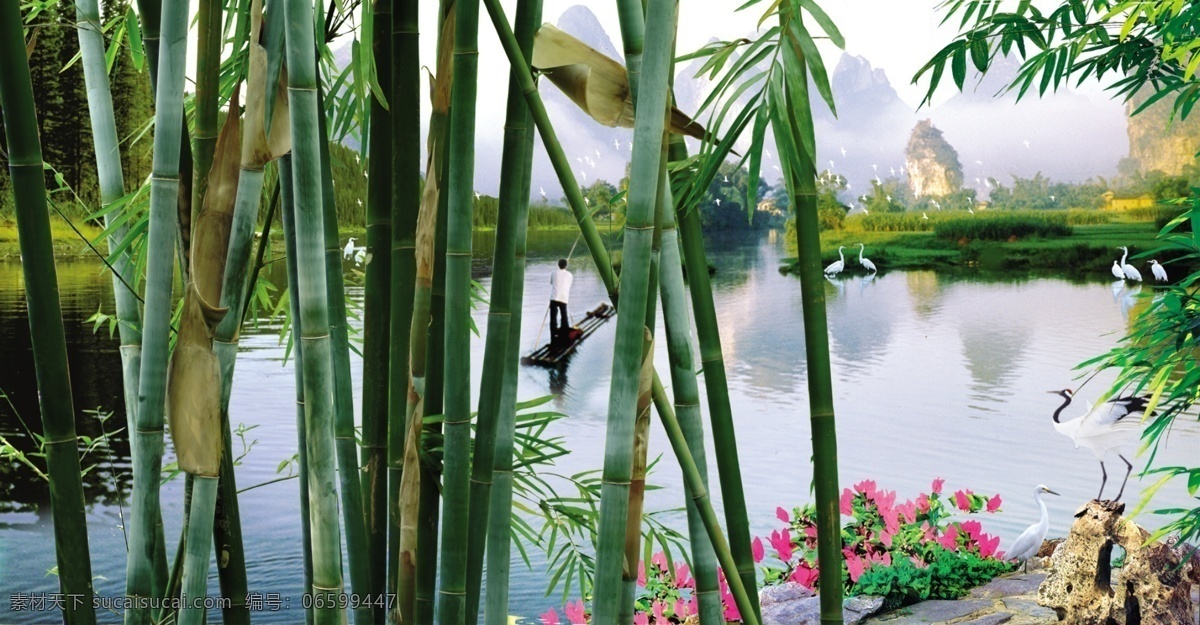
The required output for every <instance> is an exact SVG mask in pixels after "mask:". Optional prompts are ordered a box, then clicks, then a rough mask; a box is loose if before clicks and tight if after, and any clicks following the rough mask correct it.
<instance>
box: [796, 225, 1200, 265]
mask: <svg viewBox="0 0 1200 625" xmlns="http://www.w3.org/2000/svg"><path fill="white" fill-rule="evenodd" d="M972 218H973V219H980V220H985V219H988V218H989V217H988V216H984V215H977V216H974V217H972ZM1157 234H1158V226H1157V225H1156V223H1155V222H1154V221H1129V220H1113V221H1111V222H1110V223H1103V224H1090V225H1074V226H1071V227H1070V234H1069V235H1066V236H1036V235H1034V236H1026V237H1021V238H1017V237H1010V238H1008V239H1005V240H983V239H980V238H969V237H965V236H963V237H959V238H951V237H946V236H939V235H938V234H937V233H935V232H934V231H933V230H929V231H924V232H919V231H867V230H861V229H857V228H853V227H848V228H845V229H842V230H829V231H826V232H823V233H822V234H821V256H822V259H823V262H824V264H826V265H828V264H829V263H832V262H834V261H836V260H838V247H839V246H845V247H846V249H845V250H844V253H845V255H846V257H847V260H846V268H847V271H848V272H851V273H857V272H861V271H862V269H861V266H860V265H859V264H858V244H859V243H863V244H865V245H866V251H865V255H866V257H867V258H869V259H870V260H872V261H873V262H874V263H875V264H876V265H877V266H878V267H879V268H880V270H885V271H886V270H889V269H955V268H978V269H984V270H997V271H998V270H1003V271H1011V270H1054V271H1058V272H1062V273H1069V274H1070V275H1072V276H1073V277H1080V278H1082V277H1089V276H1095V277H1103V276H1107V275H1109V271H1110V268H1111V267H1112V263H1113V261H1114V260H1119V259H1120V257H1121V254H1122V252H1121V250H1119V249H1117V248H1118V247H1120V246H1127V247H1129V250H1130V256H1131V258H1132V257H1133V256H1136V255H1137V254H1139V253H1141V252H1144V251H1146V250H1150V249H1153V248H1154V247H1156V242H1155V236H1156V235H1157ZM789 248H790V249H789V251H790V252H792V253H794V248H791V246H789ZM851 258H853V260H851ZM789 260H790V259H789ZM1172 260H1174V259H1173V257H1170V256H1163V257H1160V258H1159V261H1160V262H1168V261H1172ZM1130 262H1131V263H1132V264H1135V265H1137V266H1139V267H1141V266H1144V265H1146V264H1147V262H1148V259H1138V260H1131V261H1130ZM1167 268H1168V271H1169V272H1172V273H1173V274H1174V275H1182V274H1183V273H1184V272H1185V271H1190V270H1192V269H1193V268H1192V267H1186V266H1184V265H1181V264H1179V263H1175V262H1171V263H1168V264H1167ZM788 269H790V267H789V266H788V265H785V267H784V270H785V271H787V270H788ZM1143 273H1145V274H1147V275H1148V271H1143Z"/></svg>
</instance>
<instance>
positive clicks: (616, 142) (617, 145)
mask: <svg viewBox="0 0 1200 625" xmlns="http://www.w3.org/2000/svg"><path fill="white" fill-rule="evenodd" d="M613 149H614V150H620V149H621V140H620V139H613Z"/></svg>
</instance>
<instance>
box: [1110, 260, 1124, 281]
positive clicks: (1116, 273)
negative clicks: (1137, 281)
mask: <svg viewBox="0 0 1200 625" xmlns="http://www.w3.org/2000/svg"><path fill="white" fill-rule="evenodd" d="M1112 275H1113V277H1114V278H1116V279H1118V280H1124V279H1125V272H1124V271H1121V266H1120V265H1118V264H1117V261H1115V260H1114V261H1113V266H1112Z"/></svg>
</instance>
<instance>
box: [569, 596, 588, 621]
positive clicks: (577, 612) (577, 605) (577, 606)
mask: <svg viewBox="0 0 1200 625" xmlns="http://www.w3.org/2000/svg"><path fill="white" fill-rule="evenodd" d="M563 611H564V612H566V613H567V621H568V622H569V623H571V625H584V624H585V623H587V615H586V613H585V611H584V609H583V600H582V599H580V600H578V601H570V602H568V603H567V607H566V608H563Z"/></svg>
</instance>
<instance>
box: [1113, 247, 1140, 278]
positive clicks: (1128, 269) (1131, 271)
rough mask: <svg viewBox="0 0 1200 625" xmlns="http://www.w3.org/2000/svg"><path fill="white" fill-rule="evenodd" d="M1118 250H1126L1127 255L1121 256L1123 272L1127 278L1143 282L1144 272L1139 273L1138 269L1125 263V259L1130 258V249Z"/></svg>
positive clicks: (1121, 248) (1122, 248)
mask: <svg viewBox="0 0 1200 625" xmlns="http://www.w3.org/2000/svg"><path fill="white" fill-rule="evenodd" d="M1117 249H1120V250H1125V253H1124V254H1123V255H1122V256H1121V271H1123V272H1125V277H1126V278H1128V279H1130V280H1133V281H1134V282H1141V281H1142V272H1140V271H1138V270H1137V267H1134V266H1133V265H1130V264H1129V263H1126V262H1125V258H1126V257H1128V256H1129V248H1127V247H1124V246H1122V247H1119V248H1117Z"/></svg>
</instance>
